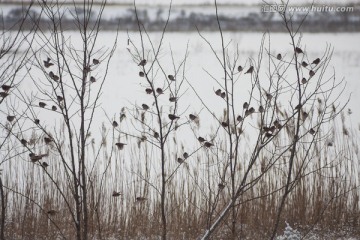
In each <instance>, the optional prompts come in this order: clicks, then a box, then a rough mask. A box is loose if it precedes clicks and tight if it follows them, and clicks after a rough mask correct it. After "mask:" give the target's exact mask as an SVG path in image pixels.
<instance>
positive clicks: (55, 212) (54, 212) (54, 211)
mask: <svg viewBox="0 0 360 240" xmlns="http://www.w3.org/2000/svg"><path fill="white" fill-rule="evenodd" d="M57 213H58V212H57V211H56V210H53V209H51V210H49V211H47V214H49V215H51V216H54V215H55V214H57Z"/></svg>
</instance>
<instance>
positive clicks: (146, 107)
mask: <svg viewBox="0 0 360 240" xmlns="http://www.w3.org/2000/svg"><path fill="white" fill-rule="evenodd" d="M141 106H142V108H143V109H144V110H145V111H147V110H149V106H148V105H146V104H145V103H143V104H142V105H141Z"/></svg>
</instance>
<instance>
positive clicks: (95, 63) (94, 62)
mask: <svg viewBox="0 0 360 240" xmlns="http://www.w3.org/2000/svg"><path fill="white" fill-rule="evenodd" d="M92 62H93V64H94V65H98V64H99V63H100V61H99V60H98V59H96V58H94V59H93V60H92Z"/></svg>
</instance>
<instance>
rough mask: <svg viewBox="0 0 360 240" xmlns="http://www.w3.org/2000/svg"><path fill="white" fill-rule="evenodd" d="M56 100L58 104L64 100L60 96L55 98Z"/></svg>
mask: <svg viewBox="0 0 360 240" xmlns="http://www.w3.org/2000/svg"><path fill="white" fill-rule="evenodd" d="M56 100H58V102H61V101H62V100H64V98H63V97H62V96H59V95H58V96H56Z"/></svg>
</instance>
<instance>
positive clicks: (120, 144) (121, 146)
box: [115, 142, 126, 150]
mask: <svg viewBox="0 0 360 240" xmlns="http://www.w3.org/2000/svg"><path fill="white" fill-rule="evenodd" d="M115 145H116V146H117V147H118V149H119V150H122V149H124V146H125V145H126V143H121V142H118V143H115Z"/></svg>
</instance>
